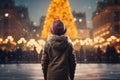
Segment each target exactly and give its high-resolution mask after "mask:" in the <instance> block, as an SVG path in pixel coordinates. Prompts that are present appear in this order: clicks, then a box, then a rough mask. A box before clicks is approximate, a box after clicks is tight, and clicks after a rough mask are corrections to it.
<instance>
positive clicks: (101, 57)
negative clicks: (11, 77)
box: [0, 45, 120, 64]
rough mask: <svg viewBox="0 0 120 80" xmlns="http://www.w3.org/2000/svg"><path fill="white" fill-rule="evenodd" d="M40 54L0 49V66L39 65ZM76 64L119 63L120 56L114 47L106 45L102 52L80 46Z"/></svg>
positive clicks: (98, 49) (76, 52) (99, 49)
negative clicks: (13, 64)
mask: <svg viewBox="0 0 120 80" xmlns="http://www.w3.org/2000/svg"><path fill="white" fill-rule="evenodd" d="M41 53H42V51H41V52H40V53H39V54H38V53H37V51H36V49H34V50H33V51H29V50H28V51H23V50H22V48H20V47H19V48H18V49H16V50H15V51H8V50H2V49H1V48H0V64H7V63H8V64H10V63H40V62H41ZM75 56H76V62H77V63H119V62H120V54H119V53H118V52H117V50H116V49H115V47H114V46H111V45H108V46H107V47H106V50H105V51H103V50H102V49H101V48H100V47H98V48H97V49H94V48H93V47H90V46H81V48H80V50H79V51H75Z"/></svg>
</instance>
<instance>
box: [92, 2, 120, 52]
mask: <svg viewBox="0 0 120 80" xmlns="http://www.w3.org/2000/svg"><path fill="white" fill-rule="evenodd" d="M92 22H93V37H94V39H95V40H96V39H98V42H96V43H97V44H100V45H101V46H106V45H108V44H111V45H114V46H115V47H116V48H117V50H120V48H119V46H118V45H119V43H120V1H119V0H104V1H103V2H98V5H97V9H96V11H95V12H94V13H93V17H92ZM100 39H102V40H100Z"/></svg>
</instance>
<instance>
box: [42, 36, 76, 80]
mask: <svg viewBox="0 0 120 80" xmlns="http://www.w3.org/2000/svg"><path fill="white" fill-rule="evenodd" d="M41 65H42V70H43V74H44V77H47V80H70V79H72V78H74V73H75V67H76V63H75V57H74V54H73V48H72V45H71V43H69V42H68V38H67V37H66V36H63V35H62V36H57V35H53V36H49V37H48V40H47V42H46V44H45V47H44V51H43V53H42V60H41Z"/></svg>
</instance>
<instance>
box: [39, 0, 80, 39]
mask: <svg viewBox="0 0 120 80" xmlns="http://www.w3.org/2000/svg"><path fill="white" fill-rule="evenodd" d="M55 19H60V20H62V21H63V22H64V24H65V26H66V27H67V32H66V35H67V36H69V37H70V38H71V39H76V38H78V31H77V28H76V25H75V23H74V17H73V15H72V13H71V9H70V5H69V1H68V0H51V3H50V5H49V9H48V13H47V15H46V18H45V21H44V25H43V30H42V34H41V38H42V39H46V38H47V36H48V35H50V34H51V33H50V27H51V25H52V22H53V21H54V20H55Z"/></svg>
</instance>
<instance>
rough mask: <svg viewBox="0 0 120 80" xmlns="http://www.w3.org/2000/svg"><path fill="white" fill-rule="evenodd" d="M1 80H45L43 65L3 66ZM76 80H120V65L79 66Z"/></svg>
mask: <svg viewBox="0 0 120 80" xmlns="http://www.w3.org/2000/svg"><path fill="white" fill-rule="evenodd" d="M0 80H43V74H42V70H41V65H40V64H6V65H3V64H1V65H0ZM75 80H120V64H77V68H76V73H75Z"/></svg>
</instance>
